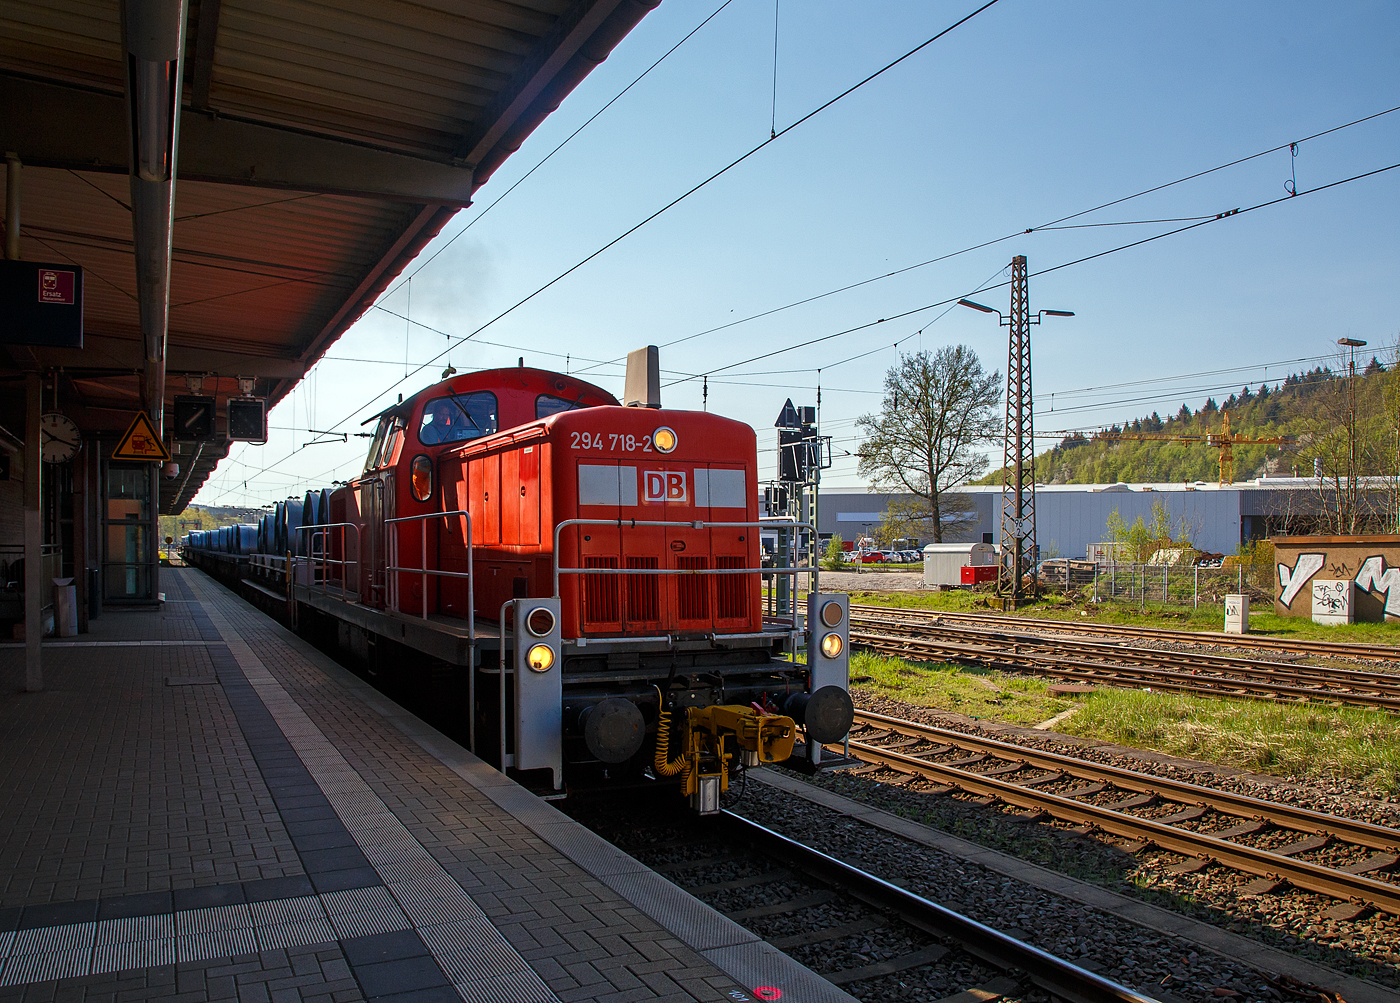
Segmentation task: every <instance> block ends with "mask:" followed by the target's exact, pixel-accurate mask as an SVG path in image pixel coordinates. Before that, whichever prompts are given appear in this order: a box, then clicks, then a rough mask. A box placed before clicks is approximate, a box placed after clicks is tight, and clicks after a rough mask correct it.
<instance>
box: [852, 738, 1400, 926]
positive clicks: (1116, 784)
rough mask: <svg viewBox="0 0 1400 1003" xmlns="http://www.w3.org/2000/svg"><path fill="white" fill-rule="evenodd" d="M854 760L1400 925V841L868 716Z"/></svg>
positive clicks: (1307, 814) (1381, 832) (1291, 810)
mask: <svg viewBox="0 0 1400 1003" xmlns="http://www.w3.org/2000/svg"><path fill="white" fill-rule="evenodd" d="M832 748H833V749H837V748H839V747H837V746H833V747H832ZM850 753H851V755H853V756H856V757H858V758H860V759H862V760H864V761H865V762H866V763H868V764H870V765H871V766H879V767H882V768H888V769H893V770H897V771H899V772H901V773H905V774H911V775H916V776H921V777H925V778H927V779H929V780H933V781H935V782H937V783H939V784H942V785H945V786H946V792H948V793H951V792H952V791H954V790H962V791H964V792H966V793H970V794H975V795H979V796H982V797H988V798H992V799H995V800H997V801H1001V802H1003V803H1005V804H1008V805H1013V806H1015V807H1018V808H1022V809H1025V810H1028V811H1031V812H1037V813H1044V814H1046V815H1049V816H1053V817H1054V818H1057V819H1060V820H1062V821H1066V822H1072V823H1074V824H1076V825H1080V826H1086V827H1089V828H1091V829H1097V830H1099V831H1102V832H1105V833H1108V834H1111V835H1113V836H1117V837H1120V838H1123V839H1126V840H1128V841H1130V842H1131V843H1136V844H1142V845H1144V846H1145V845H1148V844H1151V845H1155V846H1158V847H1160V848H1161V849H1164V850H1170V851H1172V852H1174V853H1178V854H1181V855H1183V856H1184V857H1185V858H1186V860H1184V861H1183V862H1182V863H1180V864H1177V865H1176V867H1177V869H1178V870H1179V871H1180V872H1189V871H1193V870H1200V869H1203V868H1204V867H1205V866H1207V864H1208V863H1209V862H1211V861H1214V862H1217V863H1220V864H1223V865H1225V866H1227V867H1231V868H1233V869H1235V870H1238V871H1242V872H1244V873H1247V874H1251V875H1255V876H1256V878H1257V879H1259V880H1258V881H1257V883H1256V887H1255V888H1254V890H1258V891H1266V890H1276V889H1277V888H1280V887H1282V886H1284V885H1285V884H1288V885H1293V886H1294V887H1297V888H1301V889H1304V890H1307V891H1312V892H1316V893H1319V894H1322V895H1326V896H1330V897H1332V898H1336V899H1338V900H1340V903H1344V904H1342V905H1339V906H1338V907H1336V909H1337V915H1338V917H1341V916H1343V915H1344V914H1350V915H1359V914H1360V913H1361V912H1362V911H1364V910H1365V909H1366V908H1375V909H1378V910H1381V911H1384V912H1387V913H1390V914H1391V915H1400V884H1396V883H1393V882H1391V881H1389V880H1382V879H1380V878H1378V877H1373V876H1371V875H1376V874H1381V873H1383V872H1385V871H1388V870H1389V869H1390V868H1393V867H1395V866H1396V865H1397V863H1400V830H1397V829H1391V828H1387V827H1385V826H1379V825H1372V824H1370V823H1366V822H1358V821H1354V820H1351V819H1345V818H1340V817H1338V816H1334V815H1327V814H1324V813H1321V812H1315V811H1310V810H1308V809H1303V808H1296V807H1293V806H1291V805H1286V804H1279V803H1277V802H1272V801H1264V800H1261V799H1258V798H1251V797H1247V796H1245V795H1240V794H1234V793H1230V792H1228V791H1221V790H1216V789H1213V788H1209V787H1202V786H1200V785H1197V784H1191V783H1186V782H1183V781H1177V780H1170V779H1166V778H1162V777H1156V776H1152V775H1149V774H1144V773H1137V772H1135V771H1132V770H1126V769H1122V768H1120V767H1114V766H1106V765H1103V764H1100V763H1094V762H1088V761H1086V760H1082V759H1076V758H1074V757H1072V756H1065V755H1061V754H1059V753H1053V752H1045V751H1042V750H1040V749H1035V748H1031V747H1028V746H1022V745H1016V744H1013V743H1009V742H1003V741H999V740H996V739H990V738H984V737H982V736H979V735H972V734H967V733H964V732H958V731H952V730H949V729H946V728H938V727H934V726H932V725H926V724H922V723H919V722H916V721H905V720H902V719H899V718H894V717H889V716H886V715H883V714H875V713H871V712H868V711H857V712H856V726H855V729H854V730H853V732H852V738H851V741H850ZM1149 812H1150V813H1153V814H1151V815H1148V814H1143V813H1149ZM1193 826H1195V828H1193ZM1207 826H1210V827H1212V828H1209V829H1207V828H1204V827H1207ZM1220 826H1224V827H1223V828H1219V827H1220ZM1247 838H1248V839H1251V840H1252V842H1244V841H1243V840H1245V839H1247ZM1310 858H1312V859H1310Z"/></svg>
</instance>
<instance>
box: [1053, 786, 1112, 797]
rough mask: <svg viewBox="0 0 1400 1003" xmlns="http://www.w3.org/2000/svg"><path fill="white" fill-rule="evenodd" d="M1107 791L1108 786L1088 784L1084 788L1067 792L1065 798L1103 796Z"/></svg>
mask: <svg viewBox="0 0 1400 1003" xmlns="http://www.w3.org/2000/svg"><path fill="white" fill-rule="evenodd" d="M1106 790H1108V784H1086V785H1085V786H1083V787H1076V788H1074V789H1073V790H1069V791H1065V792H1064V796H1065V797H1067V798H1087V797H1089V796H1090V795H1093V794H1102V793H1103V792H1104V791H1106Z"/></svg>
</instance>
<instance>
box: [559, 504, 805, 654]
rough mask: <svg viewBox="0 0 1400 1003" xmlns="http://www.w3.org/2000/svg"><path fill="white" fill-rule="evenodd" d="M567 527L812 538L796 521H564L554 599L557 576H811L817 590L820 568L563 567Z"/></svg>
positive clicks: (793, 617) (561, 523) (796, 622)
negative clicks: (784, 533)
mask: <svg viewBox="0 0 1400 1003" xmlns="http://www.w3.org/2000/svg"><path fill="white" fill-rule="evenodd" d="M570 526H616V527H617V528H618V529H655V528H669V529H697V530H698V529H775V528H776V529H779V530H785V529H790V530H792V531H793V532H794V534H795V533H796V532H797V531H799V530H806V531H807V532H809V533H811V534H812V539H814V540H815V539H816V533H817V530H816V527H815V526H813V525H812V524H811V523H810V522H796V521H792V520H788V519H760V520H758V521H757V522H705V521H704V520H701V519H696V520H694V521H693V522H680V521H675V522H672V521H665V520H652V519H564V520H563V521H561V522H559V523H556V524H555V526H554V598H555V599H558V598H559V597H560V596H559V578H560V576H561V575H677V576H683V575H696V576H704V575H759V576H762V575H792V576H793V577H796V576H797V575H808V574H809V575H811V576H812V584H811V591H812V592H813V593H815V592H817V591H818V575H819V574H820V571H821V569H820V568H819V567H818V566H817V565H812V566H810V567H791V568H764V567H757V568H566V567H563V566H561V565H560V563H559V541H560V537H561V535H562V534H563V532H564V530H565V529H567V528H568V527H570ZM792 627H793V629H794V630H797V629H798V620H797V610H796V606H795V605H794V608H793V614H792Z"/></svg>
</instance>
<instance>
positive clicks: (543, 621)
mask: <svg viewBox="0 0 1400 1003" xmlns="http://www.w3.org/2000/svg"><path fill="white" fill-rule="evenodd" d="M525 629H526V630H528V631H529V632H530V633H531V634H534V635H535V636H536V637H544V636H545V635H546V634H548V633H549V632H550V631H551V630H553V629H554V614H553V613H551V612H550V611H549V610H547V609H545V608H544V607H543V606H540V607H537V608H535V609H532V610H530V615H529V616H527V617H526V618H525Z"/></svg>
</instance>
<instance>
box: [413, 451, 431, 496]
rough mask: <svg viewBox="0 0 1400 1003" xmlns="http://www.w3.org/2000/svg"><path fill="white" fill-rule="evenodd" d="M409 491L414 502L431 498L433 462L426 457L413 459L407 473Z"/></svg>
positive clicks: (420, 456)
mask: <svg viewBox="0 0 1400 1003" xmlns="http://www.w3.org/2000/svg"><path fill="white" fill-rule="evenodd" d="M409 489H410V490H411V491H412V492H413V498H414V500H415V501H420V502H425V501H427V500H428V499H429V498H431V497H432V496H433V461H432V460H430V459H428V458H427V457H426V456H423V455H419V456H415V457H414V458H413V467H412V469H411V471H410V473H409Z"/></svg>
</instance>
